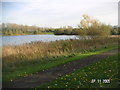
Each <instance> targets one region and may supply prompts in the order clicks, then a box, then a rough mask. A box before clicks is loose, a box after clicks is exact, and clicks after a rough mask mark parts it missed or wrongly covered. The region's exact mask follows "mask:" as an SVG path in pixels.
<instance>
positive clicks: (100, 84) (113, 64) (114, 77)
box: [36, 53, 120, 88]
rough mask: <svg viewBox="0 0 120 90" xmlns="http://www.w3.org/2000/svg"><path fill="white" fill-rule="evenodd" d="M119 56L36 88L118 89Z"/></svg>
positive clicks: (111, 57)
mask: <svg viewBox="0 0 120 90" xmlns="http://www.w3.org/2000/svg"><path fill="white" fill-rule="evenodd" d="M119 55H120V53H119ZM119 55H118V54H117V55H114V56H110V57H108V58H106V59H104V60H102V61H99V62H97V63H94V64H91V65H89V66H87V67H83V68H82V69H79V70H76V71H74V72H72V73H71V74H66V75H65V76H62V77H60V78H58V79H56V80H54V81H52V82H50V83H47V84H42V85H40V86H39V87H36V88H118V87H119V84H118V80H119V79H118V56H119ZM94 80H95V81H94ZM106 80H108V82H106ZM109 80H110V82H109Z"/></svg>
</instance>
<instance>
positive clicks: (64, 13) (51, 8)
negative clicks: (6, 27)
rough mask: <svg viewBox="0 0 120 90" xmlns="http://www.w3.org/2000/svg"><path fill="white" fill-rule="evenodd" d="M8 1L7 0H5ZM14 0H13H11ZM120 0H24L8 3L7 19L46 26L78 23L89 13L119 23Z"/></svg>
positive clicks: (99, 18)
mask: <svg viewBox="0 0 120 90" xmlns="http://www.w3.org/2000/svg"><path fill="white" fill-rule="evenodd" d="M5 1H6V0H5ZM10 1H14V0H10ZM117 2H118V0H114V1H113V0H50V1H49V0H37V1H34V0H29V1H28V0H24V1H19V0H17V3H14V2H12V4H11V6H6V13H5V15H4V16H3V18H4V20H3V21H5V22H14V23H19V24H30V25H39V26H43V27H59V26H66V25H71V26H77V24H79V21H80V19H81V18H82V14H84V13H87V14H89V15H91V16H93V17H95V18H97V19H98V20H100V21H102V22H105V23H107V24H112V25H115V24H117V19H118V18H117Z"/></svg>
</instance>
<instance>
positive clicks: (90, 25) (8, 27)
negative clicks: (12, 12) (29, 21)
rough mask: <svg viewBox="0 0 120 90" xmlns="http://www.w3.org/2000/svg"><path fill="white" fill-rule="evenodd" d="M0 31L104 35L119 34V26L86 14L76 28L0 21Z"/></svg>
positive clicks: (3, 32)
mask: <svg viewBox="0 0 120 90" xmlns="http://www.w3.org/2000/svg"><path fill="white" fill-rule="evenodd" d="M0 33H2V35H24V34H25V35H27V34H44V33H53V34H55V35H81V36H85V35H91V36H106V35H120V27H117V26H111V25H106V24H103V23H101V22H100V21H99V20H96V19H94V18H92V17H90V16H88V15H83V19H82V20H81V21H80V24H79V25H78V27H77V28H73V27H72V26H67V27H66V26H64V27H61V28H47V27H44V28H43V27H38V26H35V25H33V26H28V25H18V24H15V23H2V24H1V25H0Z"/></svg>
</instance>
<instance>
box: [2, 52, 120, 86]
mask: <svg viewBox="0 0 120 90" xmlns="http://www.w3.org/2000/svg"><path fill="white" fill-rule="evenodd" d="M118 51H120V50H111V51H108V52H105V53H102V54H99V55H94V56H89V57H87V58H84V59H81V60H76V61H73V62H69V63H66V64H63V65H59V66H57V67H54V68H51V69H48V70H45V71H41V72H38V73H36V74H32V75H29V76H26V77H22V78H19V79H16V80H14V81H11V82H3V83H2V85H3V88H33V87H36V86H39V85H41V84H44V83H47V82H50V81H52V80H55V79H56V78H58V77H61V76H63V75H65V74H69V73H71V72H73V71H75V70H76V69H80V68H82V67H85V66H87V65H90V64H92V63H95V62H98V61H100V60H103V59H104V58H106V57H108V56H111V55H114V54H116V53H118Z"/></svg>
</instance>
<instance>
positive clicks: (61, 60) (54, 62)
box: [3, 46, 118, 81]
mask: <svg viewBox="0 0 120 90" xmlns="http://www.w3.org/2000/svg"><path fill="white" fill-rule="evenodd" d="M117 48H118V46H112V47H107V48H106V47H105V48H101V49H96V50H92V51H90V52H86V53H76V54H71V55H67V56H61V57H58V58H53V57H51V58H50V57H49V58H46V59H45V60H35V61H31V62H24V63H23V64H18V65H17V67H16V66H14V65H15V64H13V65H12V66H8V67H5V68H3V81H11V80H14V79H17V78H20V77H24V76H27V75H30V74H33V73H36V72H38V71H41V70H45V69H49V68H52V67H55V66H58V65H61V64H65V63H68V62H71V61H74V60H80V59H82V58H86V57H87V56H91V55H96V54H100V53H103V52H106V51H109V50H112V49H117Z"/></svg>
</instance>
